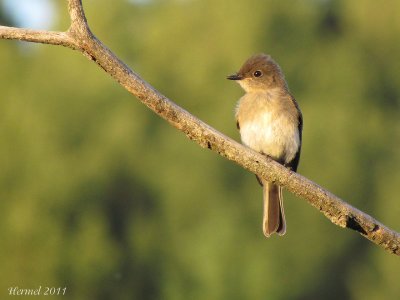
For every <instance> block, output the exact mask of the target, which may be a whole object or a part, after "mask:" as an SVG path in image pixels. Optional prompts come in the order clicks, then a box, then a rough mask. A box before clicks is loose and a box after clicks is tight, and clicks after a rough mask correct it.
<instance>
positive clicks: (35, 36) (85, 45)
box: [0, 0, 400, 256]
mask: <svg viewBox="0 0 400 300" xmlns="http://www.w3.org/2000/svg"><path fill="white" fill-rule="evenodd" d="M68 11H69V14H70V18H71V26H70V28H69V29H68V31H66V32H50V31H34V30H29V29H18V28H13V27H5V26H0V38H1V39H14V40H21V41H27V42H36V43H44V44H52V45H62V46H65V47H69V48H72V49H75V50H79V51H80V52H82V53H83V54H84V55H85V56H87V57H89V58H90V59H91V60H93V61H95V62H96V63H97V64H98V65H99V66H100V67H101V68H102V69H104V70H105V71H106V72H107V73H108V74H109V75H111V76H112V77H113V78H114V79H115V80H116V81H118V82H119V83H120V84H121V85H122V86H123V87H124V88H125V89H126V90H128V91H129V92H130V93H131V94H133V95H134V96H136V97H137V98H138V99H139V100H140V101H141V102H142V103H143V104H145V105H146V106H147V107H149V108H150V109H151V110H152V111H154V112H155V113H156V114H158V115H159V116H160V117H162V118H164V119H165V120H167V121H168V122H169V123H170V124H171V125H172V126H174V127H175V128H177V129H178V130H180V131H182V132H184V133H185V134H186V135H187V136H188V137H189V138H190V139H191V140H193V141H195V142H196V143H198V144H199V145H200V146H201V147H203V148H208V149H210V150H213V151H215V152H217V153H218V154H219V155H221V156H223V157H225V158H227V159H229V160H231V161H234V162H236V163H237V164H239V165H240V166H242V167H243V168H245V169H247V170H249V171H250V172H253V173H255V174H257V175H259V176H261V177H263V178H265V179H266V180H268V181H273V182H276V183H278V184H280V185H282V186H284V187H286V188H287V189H288V190H289V191H290V192H292V193H293V194H295V195H297V196H299V197H301V198H303V199H306V200H307V201H308V202H309V203H310V204H311V205H312V206H314V207H315V208H317V209H318V210H319V211H321V212H322V213H323V214H324V215H325V216H326V217H327V218H328V219H329V220H331V221H332V223H334V224H336V225H338V226H340V227H342V228H349V229H353V230H355V231H357V232H359V233H360V234H361V235H362V236H364V237H365V238H367V239H369V240H370V241H372V242H373V243H375V244H377V245H379V246H381V247H382V248H384V249H385V250H387V251H389V252H391V253H394V254H396V255H399V256H400V234H399V233H397V232H395V231H393V230H391V229H389V228H388V227H386V226H385V225H383V224H382V223H380V222H378V221H377V220H375V219H374V218H372V217H371V216H369V215H368V214H366V213H364V212H362V211H360V210H358V209H356V208H354V207H353V206H351V205H349V204H347V203H346V202H344V201H343V200H341V199H340V198H339V197H337V196H335V195H333V194H332V193H330V192H329V191H327V190H325V189H323V188H322V187H320V186H319V185H317V184H316V183H314V182H312V181H310V180H308V179H307V178H305V177H303V176H301V175H299V174H297V173H294V172H291V171H289V170H288V169H286V168H285V167H283V166H282V165H280V164H278V163H276V162H275V161H273V160H271V159H270V158H268V157H265V156H263V155H261V154H259V153H257V152H255V151H253V150H252V149H249V148H247V147H245V146H243V145H241V144H239V143H237V142H235V141H234V140H232V139H230V138H229V137H226V136H225V135H223V134H222V133H220V132H218V131H217V130H215V129H214V128H212V127H210V126H209V125H207V124H206V123H204V122H202V121H201V120H199V119H198V118H196V117H194V116H193V115H191V114H190V113H189V112H187V111H186V110H184V109H182V108H181V107H179V106H178V105H176V104H175V103H174V102H172V101H171V100H169V99H168V98H166V97H165V96H163V95H162V94H161V93H159V92H158V91H157V90H156V89H154V88H153V87H152V86H151V85H150V84H148V83H147V82H145V81H144V80H143V79H141V78H140V77H139V75H137V74H136V73H135V72H133V71H132V70H131V69H130V68H129V67H128V66H127V65H125V64H124V63H123V62H122V61H121V60H119V59H118V58H117V57H116V56H115V55H114V54H113V53H112V52H111V51H110V50H109V49H108V48H107V47H106V46H105V45H103V44H102V43H101V42H100V41H99V40H98V39H97V38H96V37H95V36H94V35H93V34H92V33H91V31H90V29H89V27H88V24H87V21H86V18H85V14H84V10H83V7H82V1H81V0H69V1H68Z"/></svg>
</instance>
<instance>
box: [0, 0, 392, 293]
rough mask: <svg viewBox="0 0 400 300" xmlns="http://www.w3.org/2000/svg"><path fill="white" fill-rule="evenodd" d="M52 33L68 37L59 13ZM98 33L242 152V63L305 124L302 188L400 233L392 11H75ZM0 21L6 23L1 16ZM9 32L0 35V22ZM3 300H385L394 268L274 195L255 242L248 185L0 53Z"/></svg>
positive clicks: (111, 103) (32, 62)
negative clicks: (30, 292) (293, 102)
mask: <svg viewBox="0 0 400 300" xmlns="http://www.w3.org/2000/svg"><path fill="white" fill-rule="evenodd" d="M57 4H58V6H59V7H58V9H59V11H58V14H59V19H58V24H56V25H55V27H54V30H65V29H66V28H67V27H68V16H67V14H66V9H65V1H57ZM84 5H85V8H86V11H87V17H88V20H89V22H90V24H91V28H92V30H93V31H94V33H95V34H96V35H97V36H98V37H99V38H100V39H101V40H102V41H103V42H104V43H105V44H106V45H108V47H110V48H111V49H112V50H113V51H114V52H115V53H116V54H117V55H118V56H119V57H120V58H121V59H122V60H124V61H125V62H126V63H127V64H128V65H129V66H131V67H132V68H133V69H134V70H135V71H136V72H138V73H139V74H141V76H142V77H143V78H144V79H146V80H147V81H149V82H150V83H151V84H152V85H153V86H155V87H156V88H157V89H158V90H160V91H161V92H162V93H163V94H165V95H166V96H168V97H169V98H170V99H173V100H174V101H175V102H176V103H178V104H179V105H181V106H182V107H184V108H185V109H187V110H189V111H190V112H191V113H193V114H194V115H196V116H198V117H200V118H201V119H202V120H204V121H206V122H207V123H209V124H210V125H212V126H214V127H215V128H217V129H218V130H220V131H222V132H224V133H226V134H227V135H229V136H232V137H234V138H235V139H238V138H239V135H238V133H237V132H236V128H235V122H234V117H233V108H234V106H235V103H236V101H237V100H238V99H239V97H240V96H241V95H242V94H243V92H242V91H241V90H240V88H239V87H238V86H235V85H233V84H232V82H229V81H227V80H225V76H226V75H228V74H230V73H232V72H234V71H236V70H237V69H238V68H239V67H240V66H241V64H242V63H243V61H244V60H245V59H246V58H247V57H248V56H250V55H251V54H253V53H257V52H267V53H269V54H271V55H272V56H273V57H274V58H275V59H276V60H277V61H278V62H279V63H280V65H281V67H282V68H283V70H284V71H285V74H286V77H287V80H288V82H289V86H290V88H291V91H292V93H293V94H294V95H295V97H296V98H297V100H298V102H299V104H300V106H301V108H302V111H303V116H304V136H303V138H304V144H303V151H302V158H301V162H300V168H299V172H300V173H301V174H303V175H305V176H306V177H309V178H311V179H312V180H314V181H316V182H317V183H319V184H320V185H322V186H324V187H326V188H328V189H329V190H330V191H332V192H333V193H335V194H337V195H338V196H340V197H342V198H343V199H346V200H347V201H348V202H349V203H351V204H352V205H354V206H356V207H358V208H360V209H361V210H363V211H366V212H367V213H370V214H372V215H373V216H374V217H376V218H377V219H379V220H380V221H382V222H383V223H384V224H386V225H387V226H389V227H391V228H394V229H397V231H399V229H400V219H399V214H400V206H399V204H398V195H399V192H398V184H399V183H400V171H399V164H400V152H399V150H398V149H399V142H400V121H399V120H400V118H399V117H400V113H399V109H400V42H399V36H400V17H399V13H400V2H398V1H394V0H390V1H386V2H385V5H382V3H380V2H377V1H372V0H367V1H363V3H362V5H361V4H360V3H359V2H356V1H344V0H341V1H333V0H331V1H329V0H324V1H323V0H319V1H318V0H307V1H277V0H269V1H262V0H249V1H226V0H185V1H183V0H180V1H178V0H175V1H173V0H170V1H167V0H164V1H162V0H159V1H155V0H154V1H123V0H120V1H104V0H103V1H93V0H87V1H84ZM0 16H1V17H0V20H2V22H3V21H4V20H5V19H7V18H5V14H4V12H1V13H0ZM3 24H4V23H3ZM0 64H1V69H2V72H0V95H1V96H0V115H1V118H0V137H1V147H0V170H1V172H0V199H1V201H0V208H1V212H2V215H1V218H0V228H1V229H0V239H1V247H0V264H1V266H2V272H1V275H0V283H1V291H2V292H1V295H2V296H1V298H3V297H4V296H5V295H6V291H7V288H8V287H10V286H19V287H24V288H33V287H37V286H39V285H42V286H56V287H58V286H61V287H64V286H66V287H67V294H68V299H174V300H176V299H178V300H179V299H363V300H364V299H391V298H393V299H396V298H397V297H398V296H399V295H400V285H399V282H398V278H399V276H400V268H399V267H400V265H399V260H398V258H397V257H395V256H394V255H391V254H388V253H386V252H385V251H383V250H382V249H381V248H379V247H377V246H375V245H373V244H372V243H370V242H369V241H367V240H366V239H364V238H362V237H361V236H359V235H358V234H356V233H354V232H351V231H348V230H341V229H339V228H338V227H337V226H334V225H332V224H331V223H330V222H329V221H328V220H327V219H326V218H324V217H323V216H322V215H321V214H320V213H318V212H317V211H316V210H315V209H313V208H311V207H310V206H309V205H308V204H307V203H306V202H305V201H304V200H300V199H297V198H295V197H293V196H292V195H290V194H289V193H286V194H285V208H286V214H287V220H288V233H287V235H286V236H285V237H284V238H279V237H272V238H270V239H268V240H266V239H265V238H264V237H263V235H262V231H261V189H260V187H259V186H258V183H257V182H256V180H255V178H254V175H252V174H249V173H248V172H246V171H244V170H243V169H242V168H240V167H238V166H236V165H234V164H232V163H231V162H228V161H226V160H224V159H222V158H221V157H219V156H218V155H216V154H215V153H212V152H211V151H206V150H204V149H201V148H200V147H198V146H197V145H196V144H194V143H192V142H190V141H189V140H188V139H187V138H186V137H185V136H184V135H183V134H182V133H180V132H178V131H177V130H175V129H173V128H172V127H170V126H169V125H168V124H167V123H166V122H165V121H163V120H161V119H160V118H158V117H157V116H156V115H154V114H153V113H152V112H150V111H149V110H148V109H147V108H146V107H144V106H143V105H142V104H140V102H139V101H137V100H136V99H134V98H133V97H132V96H130V95H129V94H128V93H127V92H126V91H125V90H123V89H122V88H121V87H120V86H119V85H118V84H117V83H116V82H114V81H113V80H112V79H111V78H110V77H109V76H107V74H105V73H104V72H103V71H102V70H101V69H99V68H98V67H97V66H96V65H95V64H93V63H91V62H89V61H88V60H87V59H86V58H84V57H83V56H81V55H80V54H79V53H77V52H72V51H71V50H68V49H63V48H60V47H54V46H47V45H26V44H22V43H18V42H11V41H0Z"/></svg>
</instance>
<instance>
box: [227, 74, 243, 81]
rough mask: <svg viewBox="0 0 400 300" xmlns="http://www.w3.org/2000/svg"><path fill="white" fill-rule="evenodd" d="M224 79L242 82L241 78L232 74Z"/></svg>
mask: <svg viewBox="0 0 400 300" xmlns="http://www.w3.org/2000/svg"><path fill="white" fill-rule="evenodd" d="M226 79H229V80H242V79H243V76H242V75H239V74H233V75H229V76H227V77H226Z"/></svg>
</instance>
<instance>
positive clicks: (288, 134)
mask: <svg viewBox="0 0 400 300" xmlns="http://www.w3.org/2000/svg"><path fill="white" fill-rule="evenodd" d="M227 79H230V80H236V81H237V82H238V83H239V84H240V86H241V87H242V88H243V89H244V90H245V92H246V93H245V95H244V96H243V97H241V98H240V100H239V102H238V104H237V107H236V122H237V123H236V124H237V127H238V129H239V130H240V136H241V140H242V143H243V144H245V145H246V146H248V147H250V148H252V149H254V150H256V151H258V152H260V153H262V154H264V155H267V156H269V157H271V158H272V159H274V160H275V161H277V162H279V163H280V164H282V165H284V166H285V167H287V168H289V169H291V170H292V171H295V172H296V170H297V166H298V164H299V159H300V150H301V135H302V129H303V118H302V114H301V111H300V108H299V106H298V104H297V102H296V100H295V99H294V97H293V96H292V95H291V94H290V92H289V89H288V85H287V83H286V80H285V77H284V75H283V73H282V70H281V68H280V67H279V65H278V64H277V63H276V62H275V61H274V60H273V59H272V58H271V56H269V55H266V54H257V55H254V56H252V57H250V58H249V59H248V60H247V61H246V62H245V63H244V64H243V66H242V67H241V68H240V70H239V71H238V72H237V73H236V74H234V75H230V76H228V77H227ZM257 179H258V181H259V182H260V184H261V185H262V186H263V198H264V214H263V232H264V235H265V236H266V237H269V236H270V235H271V234H273V233H274V232H276V233H277V234H279V235H284V234H285V232H286V221H285V213H284V210H283V201H282V200H283V199H282V187H280V186H278V185H276V184H274V183H273V182H268V181H266V180H265V179H263V178H260V177H257Z"/></svg>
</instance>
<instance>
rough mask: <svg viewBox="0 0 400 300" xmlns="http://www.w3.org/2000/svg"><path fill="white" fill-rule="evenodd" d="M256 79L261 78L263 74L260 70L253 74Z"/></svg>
mask: <svg viewBox="0 0 400 300" xmlns="http://www.w3.org/2000/svg"><path fill="white" fill-rule="evenodd" d="M253 75H254V77H260V76H261V75H262V72H261V71H260V70H257V71H255V72H254V73H253Z"/></svg>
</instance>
